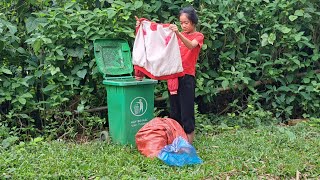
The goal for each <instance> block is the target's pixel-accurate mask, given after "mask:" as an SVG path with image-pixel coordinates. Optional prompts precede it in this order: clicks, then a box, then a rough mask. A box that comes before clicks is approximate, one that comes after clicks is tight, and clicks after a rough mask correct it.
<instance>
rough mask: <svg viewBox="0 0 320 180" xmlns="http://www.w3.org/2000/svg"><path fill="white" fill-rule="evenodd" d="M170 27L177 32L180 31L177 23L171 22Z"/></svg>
mask: <svg viewBox="0 0 320 180" xmlns="http://www.w3.org/2000/svg"><path fill="white" fill-rule="evenodd" d="M169 29H171V30H172V31H173V32H175V33H178V32H179V29H178V26H177V25H175V24H170V26H169Z"/></svg>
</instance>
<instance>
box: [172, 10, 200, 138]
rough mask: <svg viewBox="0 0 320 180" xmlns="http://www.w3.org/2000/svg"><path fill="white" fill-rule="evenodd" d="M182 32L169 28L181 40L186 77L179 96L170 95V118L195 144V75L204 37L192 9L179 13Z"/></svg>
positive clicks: (175, 27)
mask: <svg viewBox="0 0 320 180" xmlns="http://www.w3.org/2000/svg"><path fill="white" fill-rule="evenodd" d="M179 19H180V25H181V28H182V32H179V29H178V27H177V26H176V25H175V24H171V25H170V26H169V28H170V29H171V30H172V31H174V32H175V33H176V34H177V36H178V40H179V47H180V54H181V58H182V67H183V69H184V74H185V75H184V76H183V77H179V87H178V93H177V94H170V96H169V97H170V118H172V119H175V120H176V121H178V122H179V123H180V124H181V126H182V127H183V129H184V131H185V132H186V134H187V136H188V141H189V143H192V142H193V139H194V129H195V117H194V100H195V73H196V63H197V59H198V56H199V53H200V49H201V46H202V44H203V39H204V36H203V34H202V33H200V32H197V30H196V25H197V23H198V17H197V14H196V12H195V10H194V9H193V8H192V7H186V8H183V9H182V10H181V11H180V13H179Z"/></svg>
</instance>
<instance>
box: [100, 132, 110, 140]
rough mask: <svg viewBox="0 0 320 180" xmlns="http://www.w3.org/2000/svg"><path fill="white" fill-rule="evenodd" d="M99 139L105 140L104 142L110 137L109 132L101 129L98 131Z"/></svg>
mask: <svg viewBox="0 0 320 180" xmlns="http://www.w3.org/2000/svg"><path fill="white" fill-rule="evenodd" d="M100 141H106V142H109V141H110V137H109V132H108V131H102V132H101V133H100Z"/></svg>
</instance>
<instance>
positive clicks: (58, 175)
mask: <svg viewBox="0 0 320 180" xmlns="http://www.w3.org/2000/svg"><path fill="white" fill-rule="evenodd" d="M38 141H39V142H36V141H33V142H28V143H25V144H24V143H22V144H20V145H16V146H11V147H9V148H7V149H0V152H1V156H0V176H2V177H3V178H6V177H7V178H10V179H82V178H83V179H216V178H218V179H219V178H221V179H226V178H227V177H230V179H258V178H262V179H270V178H276V179H290V178H295V176H296V172H297V171H299V172H300V173H301V177H306V178H308V179H318V178H319V177H320V153H319V150H320V129H319V128H316V127H315V128H312V127H308V126H306V125H303V124H302V125H297V126H294V127H280V126H279V127H260V128H255V129H250V130H249V129H239V130H232V131H226V132H223V133H220V134H216V135H214V134H198V135H197V139H196V142H195V144H194V146H195V148H196V149H197V152H198V154H199V156H200V157H201V158H202V160H203V161H204V163H203V164H201V165H194V166H185V167H182V168H179V167H170V166H167V165H165V164H164V163H163V162H162V161H160V160H158V159H148V158H146V157H144V156H142V155H140V154H139V152H138V151H137V150H136V149H135V148H133V147H129V146H121V145H116V144H112V143H111V144H106V143H100V142H88V143H85V144H76V143H70V142H58V141H52V142H45V141H40V140H39V139H38ZM0 179H1V178H0Z"/></svg>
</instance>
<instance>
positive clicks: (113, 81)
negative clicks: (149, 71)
mask: <svg viewBox="0 0 320 180" xmlns="http://www.w3.org/2000/svg"><path fill="white" fill-rule="evenodd" d="M157 82H158V81H157V80H153V79H147V78H144V79H143V80H141V81H137V80H136V79H135V78H134V77H132V76H131V77H129V76H127V77H118V78H115V77H113V78H108V79H105V80H103V84H104V85H108V86H139V85H147V84H156V83H157Z"/></svg>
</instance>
